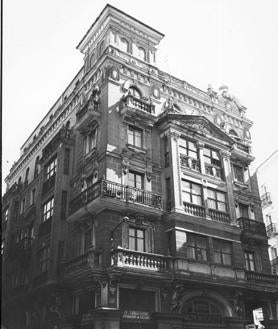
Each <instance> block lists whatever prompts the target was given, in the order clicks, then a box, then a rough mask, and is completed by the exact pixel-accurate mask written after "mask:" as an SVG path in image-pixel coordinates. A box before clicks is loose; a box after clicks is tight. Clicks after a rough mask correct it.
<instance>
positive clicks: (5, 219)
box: [3, 208, 9, 222]
mask: <svg viewBox="0 0 278 329" xmlns="http://www.w3.org/2000/svg"><path fill="white" fill-rule="evenodd" d="M8 219H9V208H6V209H4V211H3V221H4V222H7V221H8Z"/></svg>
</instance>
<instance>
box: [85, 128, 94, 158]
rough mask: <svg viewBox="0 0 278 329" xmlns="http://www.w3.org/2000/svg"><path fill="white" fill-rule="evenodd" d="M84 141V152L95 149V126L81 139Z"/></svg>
mask: <svg viewBox="0 0 278 329" xmlns="http://www.w3.org/2000/svg"><path fill="white" fill-rule="evenodd" d="M83 143H84V154H88V153H90V152H91V151H92V150H93V149H95V147H96V144H97V128H95V129H93V130H92V131H91V132H90V133H89V134H88V135H86V136H85V137H84V139H83Z"/></svg>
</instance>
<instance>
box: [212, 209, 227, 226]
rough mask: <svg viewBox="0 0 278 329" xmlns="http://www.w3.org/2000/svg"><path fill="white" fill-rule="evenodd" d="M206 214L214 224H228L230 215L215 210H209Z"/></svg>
mask: <svg viewBox="0 0 278 329" xmlns="http://www.w3.org/2000/svg"><path fill="white" fill-rule="evenodd" d="M208 214H209V217H210V218H211V219H212V220H214V221H216V222H221V223H230V215H229V213H227V212H224V211H219V210H216V209H209V210H208Z"/></svg>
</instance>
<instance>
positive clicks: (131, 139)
mask: <svg viewBox="0 0 278 329" xmlns="http://www.w3.org/2000/svg"><path fill="white" fill-rule="evenodd" d="M133 143H134V142H133V131H132V130H131V128H129V130H128V144H132V145H133Z"/></svg>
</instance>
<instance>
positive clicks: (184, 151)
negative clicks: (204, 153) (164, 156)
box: [179, 138, 199, 160]
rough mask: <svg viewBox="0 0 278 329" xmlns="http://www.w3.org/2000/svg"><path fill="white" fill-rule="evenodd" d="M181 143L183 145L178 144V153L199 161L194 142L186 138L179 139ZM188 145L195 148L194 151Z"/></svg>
mask: <svg viewBox="0 0 278 329" xmlns="http://www.w3.org/2000/svg"><path fill="white" fill-rule="evenodd" d="M181 141H182V142H183V144H182V143H181V142H180V143H179V147H180V153H181V154H184V155H186V156H188V157H190V158H192V159H195V160H199V152H198V148H197V144H196V142H194V141H192V140H189V139H186V138H181ZM190 143H191V144H193V145H194V146H195V148H196V149H195V150H194V149H192V148H191V146H190ZM184 144H185V145H184ZM191 153H194V154H195V155H196V156H192V155H191Z"/></svg>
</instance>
